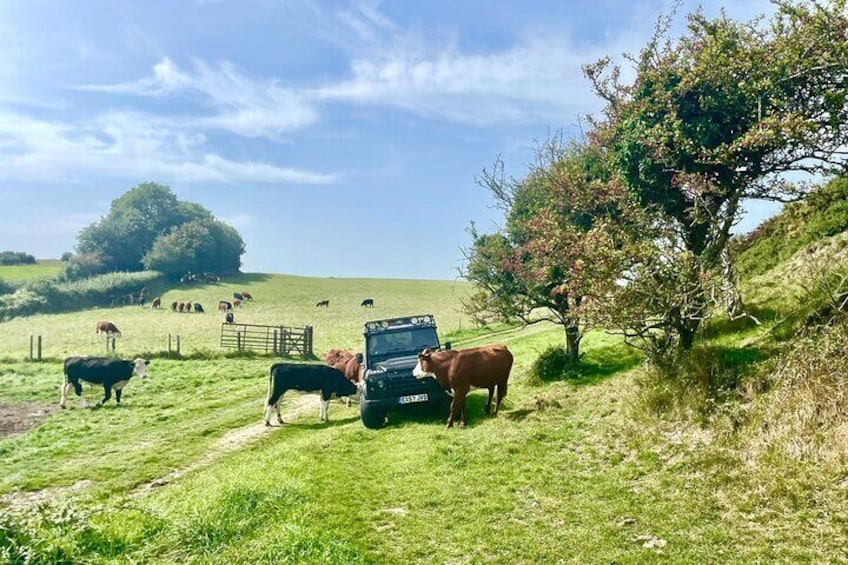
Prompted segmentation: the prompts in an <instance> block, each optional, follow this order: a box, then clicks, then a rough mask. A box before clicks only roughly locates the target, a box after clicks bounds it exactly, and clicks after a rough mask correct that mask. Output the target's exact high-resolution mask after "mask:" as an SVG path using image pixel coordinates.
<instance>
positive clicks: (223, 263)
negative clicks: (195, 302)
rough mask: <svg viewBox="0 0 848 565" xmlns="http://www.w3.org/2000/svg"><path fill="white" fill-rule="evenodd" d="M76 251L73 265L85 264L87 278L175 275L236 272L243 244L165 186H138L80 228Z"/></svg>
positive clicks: (235, 234) (200, 208)
mask: <svg viewBox="0 0 848 565" xmlns="http://www.w3.org/2000/svg"><path fill="white" fill-rule="evenodd" d="M76 249H77V252H78V253H79V255H78V257H79V259H77V260H76V261H72V263H73V264H74V265H77V266H81V265H86V268H85V269H81V270H82V271H84V272H86V273H87V272H89V271H90V270H91V269H92V268H95V270H98V271H100V272H104V271H138V270H142V269H143V268H150V269H156V270H161V271H162V272H165V273H168V274H172V275H178V274H181V273H185V272H186V271H189V270H195V271H198V272H202V271H215V272H233V271H237V270H238V268H239V267H240V266H241V255H242V254H243V253H244V242H243V241H242V239H241V236H240V235H239V234H238V232H237V231H236V230H235V229H233V228H232V227H230V226H227V225H226V224H224V223H222V222H221V221H219V220H216V219H215V218H214V216H213V215H212V213H211V212H209V210H207V209H206V208H204V207H203V206H201V205H199V204H196V203H193V202H184V201H180V200H179V199H177V197H176V195H175V194H174V193H173V192H172V191H171V189H170V188H168V187H167V186H163V185H160V184H156V183H143V184H140V185H138V186H136V187H135V188H133V189H131V190H130V191H128V192H126V193H125V194H123V195H122V196H120V197H119V198H117V199H115V200H114V201H113V202H112V205H111V207H110V209H109V213H108V214H107V215H106V216H104V217H102V218H101V219H100V220H99V221H97V222H95V223H93V224H91V225H90V226H88V227H86V228H84V229H83V230H82V231H81V232H80V234H79V237H78V239H77V248H76Z"/></svg>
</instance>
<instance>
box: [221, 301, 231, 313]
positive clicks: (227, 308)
mask: <svg viewBox="0 0 848 565" xmlns="http://www.w3.org/2000/svg"><path fill="white" fill-rule="evenodd" d="M232 309H233V305H232V303H230V302H227V301H226V300H221V301H220V302H218V312H229V311H230V310H232Z"/></svg>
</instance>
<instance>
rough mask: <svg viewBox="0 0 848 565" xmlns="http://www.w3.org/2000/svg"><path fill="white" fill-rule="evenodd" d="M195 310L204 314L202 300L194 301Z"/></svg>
mask: <svg viewBox="0 0 848 565" xmlns="http://www.w3.org/2000/svg"><path fill="white" fill-rule="evenodd" d="M194 311H195V312H197V313H198V314H203V313H204V310H203V305H201V304H200V302H195V303H194Z"/></svg>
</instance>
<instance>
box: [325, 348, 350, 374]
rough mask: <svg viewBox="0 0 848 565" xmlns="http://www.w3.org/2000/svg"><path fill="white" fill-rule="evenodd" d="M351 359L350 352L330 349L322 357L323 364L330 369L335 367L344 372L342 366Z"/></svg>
mask: <svg viewBox="0 0 848 565" xmlns="http://www.w3.org/2000/svg"><path fill="white" fill-rule="evenodd" d="M351 357H353V353H351V352H350V351H345V350H344V349H331V350H329V351H328V352H327V355H326V356H325V357H324V364H326V365H329V366H330V367H335V368H336V369H338V370H339V371H344V366H345V365H346V364H347V360H348V359H350V358H351Z"/></svg>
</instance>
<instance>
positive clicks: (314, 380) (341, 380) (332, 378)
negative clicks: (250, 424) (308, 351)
mask: <svg viewBox="0 0 848 565" xmlns="http://www.w3.org/2000/svg"><path fill="white" fill-rule="evenodd" d="M288 390H299V391H304V392H320V393H321V407H320V410H319V412H318V418H319V419H320V420H321V421H322V422H326V421H327V412H328V410H329V407H330V398H332V397H333V396H351V395H354V394H356V392H357V390H358V389H357V388H356V385H354V384H353V383H352V382H350V381H349V380H347V379H346V378H345V376H344V374H343V373H342V372H341V371H339V370H338V369H335V368H333V367H328V366H326V365H307V364H296V363H275V364H274V365H271V374H270V377H269V380H268V396H267V398H266V399H265V425H266V426H270V425H271V412H272V411H273V410H276V411H277V422H279V423H280V424H283V423H284V422H283V417H282V415H281V414H280V401H281V400H282V398H283V394H285V393H286V391H288Z"/></svg>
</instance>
